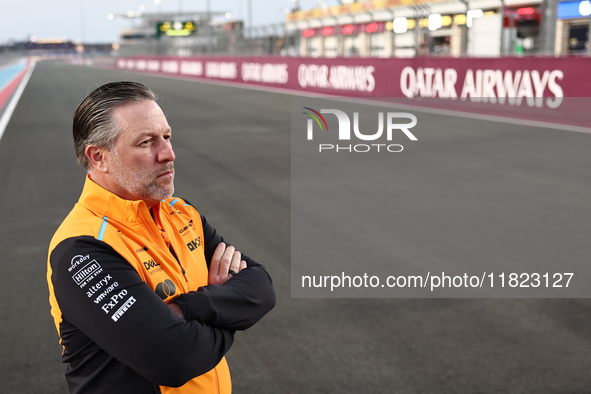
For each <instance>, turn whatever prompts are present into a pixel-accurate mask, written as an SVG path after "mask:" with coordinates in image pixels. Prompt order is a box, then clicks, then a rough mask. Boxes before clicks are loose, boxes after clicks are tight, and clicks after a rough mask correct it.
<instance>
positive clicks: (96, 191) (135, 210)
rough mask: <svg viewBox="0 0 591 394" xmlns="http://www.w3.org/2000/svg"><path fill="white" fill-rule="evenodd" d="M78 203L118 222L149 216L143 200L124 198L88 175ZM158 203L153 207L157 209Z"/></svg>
mask: <svg viewBox="0 0 591 394" xmlns="http://www.w3.org/2000/svg"><path fill="white" fill-rule="evenodd" d="M78 203H79V204H80V205H82V206H83V207H85V208H86V209H88V210H90V211H92V212H94V213H95V214H96V215H97V216H106V217H108V218H109V219H112V220H116V221H119V222H129V223H138V222H142V220H141V216H144V217H145V218H147V217H151V215H150V211H149V209H148V206H147V205H146V203H145V202H144V201H142V200H125V199H123V198H121V197H119V196H117V195H116V194H114V193H111V192H110V191H108V190H107V189H105V188H103V187H102V186H99V185H98V184H97V183H95V182H94V181H93V180H92V179H90V177H89V176H88V175H87V176H86V182H85V183H84V189H83V190H82V195H81V196H80V199H79V200H78ZM159 204H160V203H158V204H156V205H155V206H154V207H153V208H155V209H158V208H159V207H157V205H159Z"/></svg>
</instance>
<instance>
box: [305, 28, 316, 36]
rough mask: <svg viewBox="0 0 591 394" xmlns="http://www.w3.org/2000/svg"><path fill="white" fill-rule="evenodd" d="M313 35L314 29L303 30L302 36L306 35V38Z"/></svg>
mask: <svg viewBox="0 0 591 394" xmlns="http://www.w3.org/2000/svg"><path fill="white" fill-rule="evenodd" d="M313 35H314V30H312V29H307V30H305V31H304V37H306V38H310V37H312V36H313Z"/></svg>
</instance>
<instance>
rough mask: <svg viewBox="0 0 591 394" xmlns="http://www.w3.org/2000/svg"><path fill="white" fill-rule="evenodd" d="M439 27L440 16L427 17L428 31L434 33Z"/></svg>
mask: <svg viewBox="0 0 591 394" xmlns="http://www.w3.org/2000/svg"><path fill="white" fill-rule="evenodd" d="M440 27H441V14H431V15H429V30H431V31H434V30H437V29H439V28H440Z"/></svg>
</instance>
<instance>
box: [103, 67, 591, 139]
mask: <svg viewBox="0 0 591 394" xmlns="http://www.w3.org/2000/svg"><path fill="white" fill-rule="evenodd" d="M101 69H102V70H112V71H120V72H124V73H131V74H135V75H142V76H152V77H160V78H169V79H178V80H182V81H191V82H197V83H205V84H209V85H218V86H228V87H233V88H240V89H249V90H257V91H262V92H269V93H279V94H286V95H289V96H299V97H314V98H325V99H329V100H334V101H344V102H352V103H357V104H364V105H371V106H374V107H387V108H400V109H406V110H409V111H417V112H423V113H428V114H436V115H444V116H454V117H457V118H466V119H476V120H484V121H490V122H499V123H508V124H515V125H520V126H530V127H542V128H546V129H554V130H564V131H574V132H577V133H587V134H591V128H589V127H580V126H571V125H565V124H560V123H547V122H540V121H536V120H527V119H518V118H506V117H503V116H496V115H481V114H477V113H472V112H465V111H456V110H446V109H438V108H429V107H423V106H419V105H412V104H398V103H391V102H387V101H379V98H373V99H372V98H362V97H344V96H333V95H329V94H324V93H316V92H302V91H298V90H291V89H285V88H276V87H271V86H269V87H267V86H259V85H246V84H243V83H240V82H232V81H219V80H208V79H194V78H185V77H182V76H176V75H161V74H151V73H138V72H137V71H131V70H119V69H111V68H102V67H101Z"/></svg>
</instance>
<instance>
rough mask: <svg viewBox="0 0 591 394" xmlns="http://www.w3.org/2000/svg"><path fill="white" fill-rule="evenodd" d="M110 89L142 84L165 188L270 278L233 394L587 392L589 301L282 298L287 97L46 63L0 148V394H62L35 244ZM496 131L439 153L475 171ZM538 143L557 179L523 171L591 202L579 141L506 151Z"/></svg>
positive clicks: (246, 338)
mask: <svg viewBox="0 0 591 394" xmlns="http://www.w3.org/2000/svg"><path fill="white" fill-rule="evenodd" d="M113 80H136V81H139V82H143V83H145V84H147V85H148V86H150V87H151V88H152V89H153V90H154V91H155V92H156V93H157V94H158V95H159V98H160V100H159V103H160V105H161V107H162V108H163V110H164V112H165V113H166V114H167V116H168V120H169V123H170V125H171V126H172V129H173V133H174V134H173V135H174V137H173V142H174V148H175V153H176V156H177V160H176V169H177V177H176V182H175V184H176V192H175V194H176V195H177V196H181V197H184V198H187V199H188V200H189V201H191V202H192V203H193V204H194V205H195V206H197V207H198V209H199V210H200V211H201V212H202V213H203V214H204V215H205V216H206V217H207V218H208V220H209V221H210V222H211V223H212V224H214V226H215V227H216V228H217V230H218V231H219V232H220V233H222V234H223V235H224V236H225V237H226V238H227V239H228V240H230V241H231V242H232V243H233V244H235V245H237V246H238V248H239V249H241V250H243V251H244V252H245V253H247V254H248V255H250V256H253V257H254V258H255V259H256V260H257V261H260V262H261V263H263V264H265V265H266V266H267V269H268V271H269V272H270V274H271V276H272V278H273V280H274V283H275V289H276V292H277V296H278V297H277V306H276V307H275V309H274V310H273V311H272V312H271V313H270V314H269V315H268V316H266V317H265V318H264V319H263V320H262V321H261V322H260V323H259V324H257V325H256V326H255V327H254V328H252V329H251V330H248V331H246V332H241V333H237V335H236V342H235V345H234V346H233V348H232V349H231V350H230V352H229V354H228V357H227V358H228V363H229V365H230V369H231V371H232V377H233V385H234V392H235V393H238V394H240V393H257V394H259V393H260V394H276V393H331V394H332V393H586V392H591V373H590V372H589V371H591V301H590V300H589V299H292V298H291V294H290V286H291V279H290V247H291V245H290V242H291V241H290V208H291V201H290V198H291V197H290V196H291V195H290V193H291V190H290V96H289V95H286V94H278V93H271V92H262V91H254V90H248V89H238V88H234V87H227V86H217V85H211V84H203V83H197V82H187V81H182V80H177V79H166V78H160V77H154V76H148V75H134V74H130V73H124V72H119V71H112V70H103V69H94V68H89V67H83V66H74V65H69V64H66V63H60V62H49V61H47V62H41V63H39V64H38V65H37V67H36V69H35V71H34V73H33V75H32V77H31V79H30V81H29V83H28V85H27V87H26V89H25V91H24V93H23V95H22V97H21V99H20V102H19V104H18V106H17V107H16V110H15V111H14V114H13V116H12V119H11V121H10V123H9V124H8V127H7V129H6V132H5V134H4V136H3V137H2V139H1V140H0V210H1V213H0V278H2V279H1V283H2V286H0V355H1V356H2V357H0V393H66V392H67V386H66V383H65V379H64V377H63V373H64V369H65V365H63V364H62V363H61V361H60V354H61V346H60V345H59V343H58V336H57V333H56V331H55V326H54V325H53V320H52V318H51V316H50V314H49V304H48V300H47V298H48V291H47V282H46V277H45V274H46V257H47V247H48V244H49V241H50V239H51V236H52V234H53V232H54V231H55V230H56V228H57V227H58V226H59V224H60V222H61V220H62V219H63V218H64V217H65V216H66V215H67V213H68V212H69V210H70V209H71V207H72V206H73V205H74V203H75V202H76V201H77V199H78V196H79V194H80V191H81V188H82V185H83V182H84V171H83V170H82V169H81V167H79V166H78V164H77V162H76V160H75V156H74V152H73V148H72V142H71V119H72V115H73V112H74V110H75V108H76V107H77V105H78V104H79V102H80V101H81V100H82V99H83V98H84V97H85V96H86V94H87V93H89V92H90V91H91V90H92V89H93V88H94V87H96V86H97V85H101V84H103V83H106V82H109V81H113ZM447 121H448V122H452V123H453V122H460V120H458V119H456V118H450V119H448V120H447ZM438 122H441V118H440V117H439V118H438V120H435V119H433V120H432V124H424V125H425V127H426V128H428V127H429V126H431V127H433V128H436V127H438V126H439V123H438ZM461 122H467V123H464V127H465V128H466V129H469V128H470V127H472V128H474V129H479V130H481V127H485V126H482V122H480V123H479V122H478V121H477V120H466V119H463V120H461ZM470 122H472V123H470ZM497 127H498V126H497ZM485 128H486V127H485ZM505 137H506V136H505ZM496 138H504V137H501V136H494V135H489V136H482V139H481V140H480V141H475V140H474V139H465V138H464V139H463V138H458V139H456V140H453V141H448V143H449V146H448V147H450V149H455V151H454V153H456V154H457V155H460V154H461V153H462V152H466V151H472V152H473V153H474V154H472V155H467V156H465V158H466V160H474V162H470V161H467V162H465V163H464V164H463V165H462V166H459V167H460V168H465V170H466V171H470V169H471V168H474V165H477V164H478V160H479V157H482V154H485V153H486V149H487V148H486V147H487V146H491V147H492V146H497V147H498V146H499V145H498V144H497V145H495V144H494V142H495V139H496ZM540 139H541V140H542V141H543V144H544V145H548V146H550V147H551V146H555V147H559V149H554V150H553V152H554V156H552V157H549V158H548V160H552V163H553V167H552V168H554V170H555V171H553V172H552V173H547V174H543V177H542V178H543V179H541V178H539V177H540V176H541V175H540V173H539V171H538V169H537V168H535V166H528V165H527V163H528V156H527V154H526V155H525V156H524V160H523V163H521V164H519V171H520V176H523V178H524V179H527V178H528V177H529V176H531V177H538V178H536V179H540V182H541V183H543V184H544V185H546V186H547V187H548V189H553V188H560V187H565V185H566V186H568V185H572V186H573V188H572V189H569V192H570V193H571V194H575V195H576V197H577V198H578V197H581V196H584V197H591V193H590V190H591V188H589V186H588V183H589V181H591V179H590V177H589V176H588V174H589V171H588V169H589V154H588V151H589V150H588V145H589V143H590V142H591V136H590V135H587V134H583V133H571V132H564V131H562V132H561V131H557V130H546V131H545V132H544V133H543V134H536V133H528V132H527V130H521V131H519V134H516V135H515V138H514V140H512V142H514V143H515V145H516V147H515V149H517V148H519V147H521V148H524V147H526V146H527V145H528V142H534V141H539V140H540ZM462 141H464V142H465V144H466V145H462V144H463V142H462ZM496 142H498V140H497V141H496ZM487 144H488V145H487ZM452 146H453V148H451V147H452ZM507 146H509V145H508V144H507ZM474 147H477V148H478V150H477V151H474ZM507 149H510V148H507ZM524 152H527V149H525V148H524ZM506 154H507V157H512V156H511V153H510V152H507V153H506ZM500 161H503V160H500ZM513 165H517V163H513ZM574 165H577V166H578V167H577V168H573V166H574ZM420 171H421V167H418V168H417V174H416V175H417V176H420V175H421V174H420ZM528 171H531V173H529V172H528ZM539 184H540V183H538V186H539ZM528 185H529V184H528V183H527V182H525V186H526V187H528ZM576 185H578V188H575V186H576ZM526 192H527V191H526ZM531 192H532V193H533V191H531ZM432 198H433V199H434V203H436V201H435V200H436V199H441V198H445V196H442V195H433V196H432ZM586 201H587V202H586V204H587V205H588V203H589V201H591V200H590V199H587V200H586ZM579 202H580V201H579ZM406 203H407V204H412V203H413V201H407V202H406ZM584 205H585V204H582V205H581V206H583V207H584ZM515 207H516V208H521V210H523V207H522V206H519V205H516V206H515ZM590 212H591V210H590V209H589V208H586V210H582V211H580V212H579V213H578V214H579V218H580V221H581V222H582V224H581V227H580V229H579V231H585V230H588V229H589V224H588V223H589V222H590V221H589V217H590V216H589V213H590ZM507 214H508V215H511V216H514V217H519V215H522V214H523V212H521V211H520V210H517V209H516V210H515V211H512V212H509V213H507ZM435 230H436V229H432V231H435ZM426 231H428V229H427V230H426ZM586 234H589V232H586ZM586 234H585V233H583V234H576V235H577V236H578V237H580V236H583V237H584V236H585V235H586ZM482 236H483V237H484V236H487V234H486V233H483V235H482ZM525 237H527V235H525ZM573 237H574V235H573ZM525 242H527V238H526V239H525ZM575 244H576V243H575ZM585 257H586V258H587V259H589V255H587V256H584V255H577V258H585ZM556 258H557V264H560V261H559V260H560V255H557V257H556Z"/></svg>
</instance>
